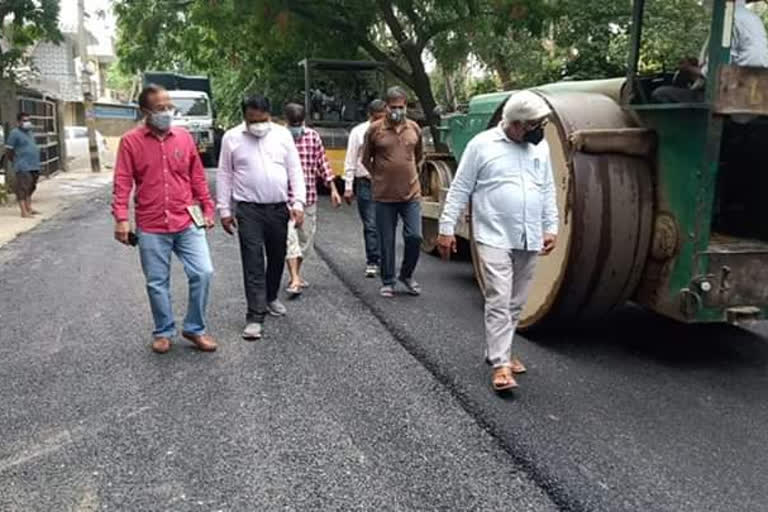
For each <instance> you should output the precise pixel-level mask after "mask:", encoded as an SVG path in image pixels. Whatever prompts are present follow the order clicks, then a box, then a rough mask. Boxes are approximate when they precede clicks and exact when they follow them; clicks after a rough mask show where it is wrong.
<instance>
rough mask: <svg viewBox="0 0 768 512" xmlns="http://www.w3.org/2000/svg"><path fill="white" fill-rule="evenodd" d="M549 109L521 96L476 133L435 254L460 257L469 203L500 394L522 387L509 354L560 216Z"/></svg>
mask: <svg viewBox="0 0 768 512" xmlns="http://www.w3.org/2000/svg"><path fill="white" fill-rule="evenodd" d="M550 113H551V110H550V108H549V106H548V105H547V103H546V102H545V101H544V100H543V99H542V98H541V97H540V96H538V95H537V94H535V93H533V92H530V91H522V92H518V93H515V94H513V95H512V96H510V98H509V100H507V103H506V104H505V105H504V110H503V114H502V116H503V120H502V121H501V123H499V126H497V127H496V128H492V129H490V130H487V131H485V132H482V133H480V134H478V135H477V136H475V137H474V138H473V139H472V140H471V141H470V143H469V145H467V148H466V150H465V151H464V154H463V155H462V157H461V162H460V163H459V168H458V170H457V171H456V176H455V177H454V179H453V183H452V184H451V188H450V190H449V192H448V196H447V198H446V201H445V207H444V209H443V214H442V216H441V217H440V235H439V237H438V249H439V251H440V254H441V255H442V256H443V258H445V259H447V258H449V257H450V254H451V253H453V252H456V237H455V236H454V228H455V226H456V221H457V219H458V217H459V215H460V214H461V212H462V211H463V210H464V207H465V206H466V204H467V202H468V201H469V199H470V197H471V198H472V229H473V232H474V234H475V239H476V240H477V246H478V252H479V255H480V258H481V259H482V265H483V268H484V270H485V273H486V276H487V284H486V290H485V337H486V344H487V349H486V360H487V361H488V362H489V363H490V364H491V365H493V373H492V376H491V384H492V386H493V388H494V390H496V391H506V390H510V389H513V388H516V387H517V382H516V381H515V378H514V376H513V374H514V373H523V372H525V367H524V366H523V364H522V363H521V362H520V361H519V360H518V359H517V358H513V357H512V340H513V338H514V335H515V329H516V328H517V323H518V319H519V317H520V313H521V312H522V310H523V307H524V306H525V303H526V301H527V299H528V292H529V288H530V284H531V281H532V279H533V273H534V270H535V267H536V259H537V256H538V255H540V254H541V255H546V254H549V253H550V252H552V250H553V249H554V248H555V243H556V239H557V227H558V214H557V199H556V195H555V184H554V179H553V176H552V167H551V163H550V152H549V145H548V144H547V142H546V141H545V140H544V125H545V124H546V122H547V118H548V117H549V115H550Z"/></svg>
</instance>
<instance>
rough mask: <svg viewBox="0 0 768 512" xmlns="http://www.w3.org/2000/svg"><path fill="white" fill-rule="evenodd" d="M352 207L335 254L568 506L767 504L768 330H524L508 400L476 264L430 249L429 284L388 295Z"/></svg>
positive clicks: (335, 226)
mask: <svg viewBox="0 0 768 512" xmlns="http://www.w3.org/2000/svg"><path fill="white" fill-rule="evenodd" d="M353 210H354V209H353V208H345V209H342V210H341V211H331V209H330V208H329V207H328V206H325V207H324V208H322V209H321V211H320V220H319V226H320V227H319V235H318V238H317V242H316V245H317V246H318V248H319V251H320V252H321V254H322V255H323V256H324V258H325V260H326V261H327V262H329V265H330V266H331V268H332V269H333V271H334V272H335V273H336V274H337V275H338V276H340V277H341V279H342V280H343V281H344V283H345V284H346V285H347V286H348V287H349V288H350V289H351V290H352V291H353V292H354V293H355V295H356V296H357V297H358V298H359V299H360V300H361V301H362V302H363V303H364V304H366V305H367V306H368V307H369V308H370V309H371V311H373V313H374V315H375V316H376V318H378V319H379V320H380V321H381V322H382V323H383V324H384V325H386V326H387V328H388V329H389V330H390V332H392V333H393V334H394V335H395V336H396V337H397V338H398V340H400V342H401V343H402V344H403V346H404V347H405V348H406V349H407V350H408V352H409V353H411V354H412V355H413V356H414V357H415V358H416V359H417V360H419V361H420V362H421V364H423V365H424V367H425V368H427V369H429V371H430V372H431V373H432V374H433V375H434V376H435V377H436V378H437V379H438V380H439V381H440V382H441V383H442V384H443V385H444V386H445V387H446V388H447V389H448V390H450V392H451V393H452V395H453V396H454V397H455V398H456V399H457V400H458V401H459V402H460V403H461V404H462V406H463V408H464V409H465V410H466V411H467V412H468V413H469V414H470V415H472V416H473V417H474V418H475V421H477V423H478V425H481V426H482V427H483V428H484V429H486V430H487V431H488V432H489V433H491V435H493V436H494V437H495V438H496V439H498V440H499V441H500V442H501V443H502V445H503V446H504V447H505V449H506V450H507V451H508V453H510V455H511V456H512V457H513V458H514V460H515V461H516V462H517V463H518V464H521V465H522V466H523V467H524V468H525V469H526V471H527V472H528V473H529V474H530V475H531V477H532V478H533V479H534V481H536V483H538V484H539V485H540V486H541V487H542V488H543V489H544V490H545V491H546V492H547V494H548V495H549V496H550V497H551V498H552V500H553V501H554V502H555V503H556V504H557V505H558V506H560V507H561V508H563V509H568V510H604V511H623V510H631V511H650V510H654V511H655V510H663V511H703V510H707V511H765V510H768V486H767V485H766V475H767V474H768V429H767V428H766V427H765V425H766V424H768V399H767V398H768V371H767V370H768V342H766V340H765V338H763V337H761V336H759V335H757V334H754V333H752V332H747V331H744V330H740V329H737V328H733V327H728V326H684V325H680V324H677V323H674V322H671V321H668V320H665V319H662V318H660V317H658V316H656V315H654V314H651V313H649V312H646V311H643V310H640V309H638V308H632V307H627V308H624V309H622V310H621V311H618V312H616V313H615V314H613V315H612V316H610V317H609V318H607V319H605V320H604V321H603V322H601V323H599V324H596V325H593V326H591V327H589V328H585V329H580V330H578V331H574V330H571V331H563V332H560V333H557V334H551V335H548V336H547V337H541V338H538V339H535V340H529V339H525V338H524V337H522V336H519V337H518V338H517V340H516V344H517V345H516V346H517V348H516V350H517V352H518V353H519V354H520V355H521V356H522V357H523V359H524V361H525V362H526V364H527V366H528V369H529V372H528V374H527V375H525V376H524V377H522V378H521V379H519V380H520V384H521V387H520V389H519V390H518V391H517V392H516V393H515V394H514V395H513V396H512V397H510V398H499V397H497V396H495V395H494V394H493V393H492V392H491V391H490V390H489V387H488V384H487V382H488V374H489V370H488V367H487V366H485V364H484V362H483V326H482V299H481V297H480V295H479V293H478V291H477V290H476V288H475V287H474V283H473V279H472V266H471V264H470V263H467V262H450V263H445V262H442V261H440V260H439V259H438V258H435V257H433V256H428V255H423V256H422V259H421V261H420V263H419V267H418V270H417V273H416V276H415V277H416V279H417V280H418V281H419V282H420V283H421V284H422V286H423V288H424V294H423V295H422V296H421V297H418V298H413V297H409V296H405V295H403V296H400V297H396V298H395V299H394V300H389V301H387V300H384V299H381V298H379V297H378V295H377V292H378V286H379V283H377V282H374V281H372V280H366V279H365V278H364V277H362V269H363V264H364V261H363V259H362V241H361V240H362V234H361V233H362V232H361V227H360V224H359V221H358V220H357V218H356V215H355V213H354V211H353ZM762 332H765V328H764V327H762Z"/></svg>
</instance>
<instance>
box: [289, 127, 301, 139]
mask: <svg viewBox="0 0 768 512" xmlns="http://www.w3.org/2000/svg"><path fill="white" fill-rule="evenodd" d="M288 131H290V132H291V135H293V138H294V139H300V138H302V137H303V136H304V127H303V126H289V127H288Z"/></svg>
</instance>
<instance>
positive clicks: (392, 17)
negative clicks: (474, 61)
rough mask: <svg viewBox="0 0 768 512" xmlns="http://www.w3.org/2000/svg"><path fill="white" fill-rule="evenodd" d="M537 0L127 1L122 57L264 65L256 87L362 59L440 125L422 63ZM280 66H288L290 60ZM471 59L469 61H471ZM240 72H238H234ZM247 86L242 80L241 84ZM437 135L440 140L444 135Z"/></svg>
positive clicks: (120, 5) (119, 9) (121, 14)
mask: <svg viewBox="0 0 768 512" xmlns="http://www.w3.org/2000/svg"><path fill="white" fill-rule="evenodd" d="M533 1H534V0H424V1H420V2H416V1H414V0H394V1H387V0H375V1H372V2H361V1H359V0H324V1H323V2H318V1H316V0H130V1H129V0H117V5H116V6H115V12H116V13H117V15H118V19H119V23H120V28H121V31H120V44H119V46H118V55H119V56H120V58H121V61H122V62H125V65H126V66H128V67H129V68H132V69H141V68H142V67H144V66H146V65H149V64H153V63H156V62H158V60H160V59H164V60H165V62H169V61H173V62H176V63H181V65H183V66H192V67H202V68H203V69H215V68H216V67H217V65H219V67H221V64H222V63H225V64H229V65H230V66H231V65H232V61H234V68H235V69H236V70H237V66H238V64H237V63H243V62H248V63H254V64H257V66H256V68H257V70H256V72H255V73H253V74H254V75H255V78H256V80H257V81H258V80H266V81H268V82H269V83H278V84H280V83H284V82H282V81H275V80H270V78H272V77H271V76H264V75H266V74H271V73H274V72H276V71H278V70H280V69H284V68H285V65H286V63H287V64H288V65H290V66H294V65H295V57H296V55H297V53H300V52H299V51H298V50H299V49H301V50H303V56H312V55H319V54H320V51H321V50H324V49H331V50H334V53H331V54H327V55H322V56H328V55H333V56H340V57H344V55H345V54H347V55H349V54H350V53H352V54H355V53H357V51H358V50H362V51H363V52H365V54H367V56H368V57H370V58H373V59H375V60H379V61H383V62H385V63H387V64H388V66H389V70H390V72H391V73H392V74H393V75H394V77H395V78H396V79H397V80H398V81H400V82H401V83H403V84H405V85H407V86H408V87H410V88H411V89H412V90H413V91H414V93H415V94H416V96H417V98H418V99H419V101H420V103H421V106H422V108H423V110H424V112H425V115H426V117H427V121H428V122H429V123H430V124H432V125H436V124H437V122H438V119H437V117H436V116H435V114H434V108H435V106H436V102H435V98H434V95H433V92H432V87H431V85H432V84H431V82H430V78H429V76H428V74H427V72H426V69H425V66H424V62H423V60H422V57H423V55H424V52H425V50H428V49H430V47H431V45H432V43H433V40H434V38H435V37H436V36H438V35H440V34H443V33H446V32H449V31H453V33H456V34H460V33H461V32H462V31H463V29H465V28H466V27H467V26H468V25H469V24H470V23H471V22H472V21H473V20H476V19H477V18H478V17H479V16H485V15H489V14H490V13H491V12H492V7H493V6H494V5H496V4H499V5H504V6H507V5H512V4H518V3H532V2H533ZM288 56H290V57H289V58H288V59H283V60H282V61H278V59H280V58H282V57H288ZM465 57H466V56H465ZM231 70H232V69H231V68H230V72H231ZM235 82H238V83H240V81H238V80H235ZM435 133H436V132H435Z"/></svg>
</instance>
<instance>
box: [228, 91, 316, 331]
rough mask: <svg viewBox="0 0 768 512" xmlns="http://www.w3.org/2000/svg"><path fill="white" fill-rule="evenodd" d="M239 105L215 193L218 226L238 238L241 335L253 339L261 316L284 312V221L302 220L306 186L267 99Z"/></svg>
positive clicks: (255, 98)
mask: <svg viewBox="0 0 768 512" xmlns="http://www.w3.org/2000/svg"><path fill="white" fill-rule="evenodd" d="M242 109H243V117H244V122H243V123H241V124H240V125H238V126H236V127H234V128H232V129H231V130H229V131H227V133H225V134H224V137H223V138H222V141H221V155H220V157H219V169H218V172H217V175H216V196H217V203H218V204H217V206H218V209H219V215H220V217H221V225H222V227H223V228H224V230H225V231H226V232H227V233H229V234H230V235H232V234H234V232H235V229H237V231H238V234H239V239H240V255H241V257H242V264H243V278H244V281H245V297H246V300H247V302H248V312H247V314H246V326H245V330H244V331H243V338H244V339H246V340H257V339H260V338H261V337H262V333H263V324H264V318H265V317H266V315H267V314H270V315H272V316H278V317H279V316H283V315H285V314H286V312H287V311H286V308H285V306H284V305H283V304H282V303H281V302H280V301H279V300H278V298H277V294H278V291H279V290H280V280H281V279H282V275H283V269H284V268H285V255H286V249H287V238H288V221H289V220H293V221H294V223H295V225H296V226H301V224H302V223H303V222H304V205H305V204H306V194H307V190H306V187H305V185H304V172H303V171H302V168H301V161H300V159H299V152H298V151H297V149H296V144H294V142H293V135H291V132H289V131H288V129H287V128H285V127H284V126H280V125H279V124H275V123H273V122H272V121H271V118H270V114H269V112H270V104H269V100H268V99H267V98H265V97H263V96H251V97H250V98H247V99H246V100H244V101H243V104H242ZM289 183H290V190H291V191H292V193H293V196H291V194H289V188H288V184H289ZM233 203H236V210H237V211H236V212H234V211H233V208H234V207H235V205H233ZM265 256H266V259H267V261H266V264H265V262H264V257H265ZM265 267H266V273H265Z"/></svg>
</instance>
